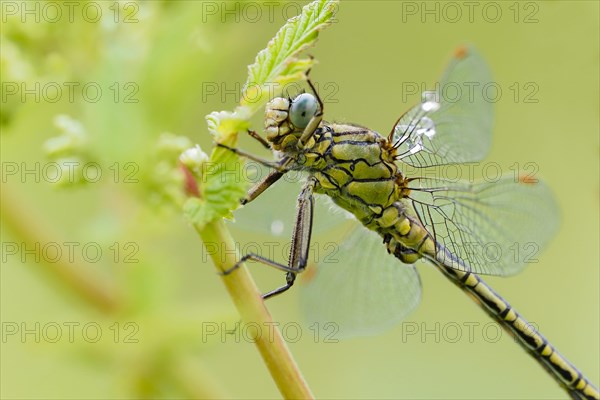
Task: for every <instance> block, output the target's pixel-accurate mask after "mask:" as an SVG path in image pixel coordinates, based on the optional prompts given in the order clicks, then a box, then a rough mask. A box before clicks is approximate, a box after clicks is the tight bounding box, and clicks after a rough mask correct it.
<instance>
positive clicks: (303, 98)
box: [265, 93, 319, 151]
mask: <svg viewBox="0 0 600 400" xmlns="http://www.w3.org/2000/svg"><path fill="white" fill-rule="evenodd" d="M318 107H319V106H318V102H317V99H316V97H315V96H313V95H312V94H310V93H302V94H299V95H298V96H296V97H294V98H293V99H286V98H283V97H276V98H274V99H273V100H271V101H270V102H269V103H268V104H267V107H266V111H265V132H266V134H267V140H268V141H269V142H271V143H272V144H273V148H274V149H275V150H283V151H285V150H286V149H290V148H293V147H296V143H297V142H298V138H299V137H300V136H301V135H302V132H303V131H304V128H306V127H307V126H308V124H309V122H310V120H311V119H312V117H313V116H314V115H315V114H316V113H317V110H318Z"/></svg>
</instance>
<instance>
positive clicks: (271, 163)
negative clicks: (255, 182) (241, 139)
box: [217, 143, 282, 170]
mask: <svg viewBox="0 0 600 400" xmlns="http://www.w3.org/2000/svg"><path fill="white" fill-rule="evenodd" d="M217 146H218V147H222V148H224V149H227V150H229V151H231V152H233V153H235V154H237V155H238V156H240V157H244V158H247V159H249V160H252V161H256V162H257V163H259V164H262V165H265V166H267V167H271V168H274V169H276V170H281V169H282V167H281V165H280V163H278V162H276V161H269V160H265V159H264V158H261V157H257V156H255V155H253V154H250V153H247V152H245V151H244V150H240V149H236V148H235V147H229V146H227V145H225V144H222V143H217Z"/></svg>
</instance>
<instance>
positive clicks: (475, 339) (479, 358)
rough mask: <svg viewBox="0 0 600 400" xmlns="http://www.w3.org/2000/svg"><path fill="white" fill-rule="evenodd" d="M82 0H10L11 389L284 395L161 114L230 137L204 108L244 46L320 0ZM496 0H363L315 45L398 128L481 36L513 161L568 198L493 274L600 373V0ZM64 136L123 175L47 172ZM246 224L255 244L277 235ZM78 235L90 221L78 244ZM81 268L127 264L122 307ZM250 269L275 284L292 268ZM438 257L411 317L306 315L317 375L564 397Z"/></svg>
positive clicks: (337, 383) (186, 132) (263, 282)
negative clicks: (388, 322) (367, 322)
mask: <svg viewBox="0 0 600 400" xmlns="http://www.w3.org/2000/svg"><path fill="white" fill-rule="evenodd" d="M72 3H74V4H75V5H74V6H72V7H73V9H72V10H73V13H72V18H71V15H70V14H69V8H68V7H67V6H65V5H64V4H63V3H53V4H54V5H55V6H51V7H56V4H58V8H59V9H60V10H61V13H62V16H61V17H57V14H56V11H55V9H53V8H48V7H47V6H46V5H45V3H43V2H40V3H36V2H28V3H27V7H29V8H28V9H29V10H33V11H32V12H31V13H29V14H28V13H24V11H25V10H24V9H23V7H25V5H24V4H25V3H21V2H3V3H2V33H1V34H2V36H1V46H2V55H1V66H2V115H1V120H2V135H1V140H2V149H1V157H2V231H1V232H2V268H1V300H2V304H1V312H2V316H1V319H2V343H1V346H2V357H1V375H0V379H1V381H2V385H1V386H2V388H1V392H0V395H1V396H2V398H6V399H22V398H29V399H34V398H35V399H38V398H39V399H42V398H43V399H47V398H90V399H91V398H120V399H123V398H139V397H151V398H175V397H177V398H184V397H215V398H277V397H279V393H278V391H277V389H276V387H275V385H274V384H273V382H272V381H271V379H270V377H269V375H268V372H267V370H266V368H265V367H264V364H263V363H262V360H261V358H260V357H259V355H258V352H257V351H256V349H255V347H254V345H253V344H252V343H248V342H247V341H245V340H243V338H242V339H241V340H236V339H235V337H231V336H226V337H224V339H222V338H221V336H220V335H214V336H210V337H208V338H206V337H204V336H203V333H204V334H206V327H207V325H206V323H209V324H211V326H214V325H212V324H217V326H218V327H219V328H220V327H221V323H226V324H227V327H228V329H231V328H232V327H233V326H234V324H235V322H236V321H237V319H238V317H237V315H236V312H235V309H234V308H233V306H232V304H231V301H230V299H229V297H228V296H227V294H226V292H225V290H224V287H223V285H222V284H221V282H220V278H219V277H218V276H217V275H216V273H215V269H214V267H213V266H212V265H211V263H210V261H209V260H208V257H207V255H206V251H204V250H203V247H202V244H201V242H200V241H199V239H198V237H197V235H196V233H195V232H194V231H193V229H191V227H190V226H188V225H187V223H186V222H185V220H184V219H183V218H182V216H181V214H180V212H178V211H177V210H175V209H174V208H170V207H169V201H168V199H167V197H168V193H167V191H166V190H165V188H164V187H163V186H162V183H161V182H163V183H164V181H165V180H166V181H168V176H166V175H165V173H164V171H162V170H160V166H161V165H162V164H161V162H164V158H165V157H166V156H165V154H168V151H166V150H165V147H169V145H173V141H174V139H166V140H165V139H164V137H163V144H162V150H160V149H159V150H157V149H158V148H159V147H160V145H157V142H159V137H160V135H161V134H162V133H164V132H171V133H172V134H174V135H181V136H187V137H188V138H190V140H191V142H192V143H199V144H200V146H201V147H202V148H203V149H210V148H211V146H212V142H211V138H210V136H209V135H208V133H207V130H206V125H205V122H204V116H205V115H206V114H208V113H209V112H211V111H214V110H231V109H233V107H234V106H235V105H236V103H237V102H238V100H239V92H240V89H241V85H242V84H243V82H244V81H245V79H246V66H247V65H248V64H250V63H252V62H253V60H254V57H255V55H256V53H257V51H259V50H260V49H262V48H263V47H264V46H265V45H266V43H267V42H268V40H269V39H270V38H271V37H272V36H273V35H274V34H275V32H276V31H277V29H279V27H280V26H281V25H283V23H284V22H285V20H286V19H287V17H291V16H293V15H295V14H297V13H298V12H299V10H300V7H301V6H302V5H304V3H277V2H271V3H256V2H246V3H244V2H200V1H195V2H191V1H172V2H160V1H152V2H133V1H126V2H121V3H113V2H90V3H89V4H88V3H86V2H72ZM36 4H37V5H36ZM474 4H475V5H474V6H473V7H474V8H472V9H471V11H472V13H471V14H469V7H470V6H467V5H465V4H464V3H462V2H457V3H444V2H426V3H423V2H401V1H398V2H392V1H381V2H378V1H345V2H342V4H341V5H340V8H339V12H338V14H337V18H336V23H334V24H333V25H332V26H331V27H330V28H328V29H326V30H325V31H324V32H322V34H321V36H320V39H319V41H318V43H317V46H316V48H314V49H311V50H310V51H309V53H310V54H312V55H314V56H315V57H316V58H317V60H318V61H319V64H318V65H317V67H316V68H315V69H314V70H313V72H312V73H311V77H312V79H314V81H315V82H317V84H318V85H320V87H321V89H320V90H321V95H322V96H323V94H324V92H325V93H326V98H325V102H326V105H325V107H326V111H325V112H326V118H327V119H330V120H336V121H352V122H355V123H359V124H362V125H366V126H369V127H371V128H372V129H374V130H377V131H379V132H382V133H387V132H388V131H389V129H390V128H391V126H392V125H393V123H394V121H395V120H396V119H397V117H398V116H399V115H400V114H401V113H402V112H403V111H404V110H405V109H406V108H407V107H409V106H410V105H411V104H413V103H415V102H417V101H418V100H419V99H418V97H417V96H416V95H409V94H407V93H406V90H404V89H406V87H407V86H406V84H407V83H408V84H411V83H417V84H421V83H433V82H434V81H435V79H436V78H437V77H438V76H439V74H440V72H441V71H442V70H443V68H444V66H445V64H446V62H447V60H448V58H449V56H450V54H451V53H452V51H453V50H454V49H455V48H456V47H457V46H459V45H463V44H469V43H472V44H474V45H475V46H476V47H477V48H478V49H479V51H480V52H481V54H482V55H483V56H484V57H485V59H486V60H487V61H488V63H489V65H490V67H491V69H492V71H493V74H494V77H495V80H496V81H497V82H498V85H499V86H500V87H501V88H502V90H503V94H502V97H501V98H499V100H498V101H497V103H496V109H495V111H496V121H495V131H494V139H493V150H492V152H491V154H490V156H489V158H488V159H489V160H493V161H496V162H498V163H499V164H500V165H502V167H503V168H506V170H508V168H509V167H510V166H511V165H513V164H514V163H519V164H520V165H522V166H523V165H524V164H525V163H527V162H532V163H535V164H536V165H538V166H539V173H538V176H541V177H542V178H543V179H544V180H545V181H546V182H547V183H548V184H549V185H550V186H551V187H552V188H553V190H554V192H555V194H556V197H557V200H558V203H559V205H560V209H561V228H560V232H559V235H558V236H557V237H556V239H555V240H554V241H553V242H552V243H551V244H550V245H549V246H548V248H547V249H545V251H544V252H543V253H541V254H540V255H539V257H538V258H539V263H538V264H533V265H531V266H530V267H529V268H527V269H526V270H525V271H524V272H522V273H521V274H519V275H517V276H514V277H511V278H488V279H487V280H488V282H489V283H490V284H491V285H492V287H494V288H495V289H496V290H497V291H498V292H499V293H500V294H502V295H503V296H504V297H505V298H507V299H508V300H509V301H510V302H511V303H512V304H513V305H514V306H515V307H516V308H517V309H518V310H519V311H520V312H521V313H522V314H523V315H524V316H525V317H526V318H528V319H529V320H530V321H532V322H533V323H535V324H536V325H537V326H538V327H539V328H540V330H541V332H542V333H543V334H544V335H545V336H546V337H547V338H548V339H550V340H551V341H552V343H553V344H554V345H555V346H556V347H557V348H558V349H559V350H560V351H561V352H562V353H563V354H564V355H566V357H567V358H568V359H570V360H571V361H572V362H573V363H574V364H575V365H577V366H578V367H579V368H580V369H581V370H582V371H583V372H584V373H585V374H586V375H587V376H588V377H589V378H590V379H591V380H592V381H594V382H595V383H598V381H599V380H600V379H599V375H600V365H599V361H598V360H599V359H600V357H599V353H600V351H599V340H598V339H599V314H600V313H599V304H600V299H599V270H598V266H599V247H598V242H599V207H598V204H599V200H600V199H599V189H600V187H599V176H598V174H599V165H598V160H599V157H598V155H599V150H600V146H599V139H598V126H599V114H598V110H599V104H598V103H599V101H598V100H599V90H598V89H599V82H598V79H599V73H598V72H599V68H598V64H599V61H598V60H599V44H598V40H599V39H598V37H599V21H598V18H599V17H598V16H599V6H598V2H591V1H584V2H577V1H555V2H549V1H544V2H518V3H517V2H496V3H491V4H490V3H486V2H474ZM11 5H12V6H14V7H16V8H14V7H13V8H11ZM36 7H37V8H36ZM98 10H100V13H101V18H97V17H96V16H97V15H98V14H97V12H98ZM427 10H429V11H427ZM457 11H459V12H460V15H458V14H456V12H457ZM498 11H499V12H500V14H497V12H498ZM515 84H516V86H515ZM57 85H58V87H59V88H60V89H61V92H52V90H56V86H57ZM68 85H71V87H73V88H74V92H73V93H74V97H73V98H72V99H71V98H69V95H68V87H69V86H68ZM86 85H87V86H86ZM98 87H99V88H100V90H101V91H102V93H101V95H100V96H98V95H96V94H94V90H96V89H97V88H98ZM84 88H85V90H84ZM516 88H519V89H518V91H517V89H516ZM24 89H25V90H30V92H29V94H24V93H23V90H24ZM15 90H16V92H15ZM87 90H89V92H87ZM56 93H58V94H56ZM96 100H97V101H96ZM58 115H67V116H69V117H68V118H65V117H63V118H62V119H59V120H58V123H57V122H56V118H57V116H58ZM69 118H70V119H69ZM61 121H63V122H61ZM65 121H67V122H65ZM61 123H62V125H61ZM77 124H80V126H79V125H77ZM261 126H262V121H261V116H257V117H256V118H255V123H254V128H255V129H257V130H259V132H260V129H261ZM78 132H80V133H78ZM53 137H58V138H59V139H56V140H55V141H54V142H51V143H50V146H51V147H52V146H53V147H52V148H53V149H54V154H50V155H49V154H48V151H47V150H45V149H44V146H45V143H46V142H47V140H48V139H50V138H53ZM61 138H62V139H61ZM61 140H62V141H61ZM165 141H166V142H168V143H166V144H165ZM240 142H241V144H240V145H241V147H244V148H246V149H249V150H251V151H253V152H261V151H262V152H263V153H261V154H265V153H264V150H261V149H260V148H259V147H258V146H257V145H256V144H255V143H253V141H251V140H249V139H248V138H245V137H242V138H241V140H240ZM52 143H53V144H52ZM58 159H63V160H64V159H68V160H71V161H73V162H76V163H79V164H78V165H83V163H85V162H88V163H89V162H94V163H97V164H96V165H99V166H100V170H101V172H102V177H101V179H99V181H98V182H96V183H87V184H83V183H81V184H68V182H67V184H64V185H60V184H56V183H52V182H49V181H50V180H52V179H50V178H51V177H52V176H54V173H53V172H52V171H54V170H52V171H50V169H47V170H46V169H45V168H46V166H47V165H48V163H49V162H52V161H55V160H58ZM73 165H74V164H73ZM24 169H29V170H33V171H34V172H30V173H26V174H24V175H23V171H24ZM35 171H37V172H35ZM76 173H78V172H76ZM90 173H91V172H90ZM167 175H168V174H167ZM63 183H65V182H63ZM291 198H292V201H293V196H292V197H291ZM259 201H260V200H259ZM268 202H269V201H267V202H266V203H263V204H262V206H257V207H259V208H260V207H263V210H268V209H269V204H268ZM292 207H293V205H292ZM291 218H292V216H291V215H290V219H291ZM231 227H232V231H233V234H234V237H235V238H236V240H238V241H240V243H242V244H243V243H246V242H248V241H254V242H257V241H258V242H260V241H262V240H268V237H267V236H262V235H261V234H260V233H256V232H248V231H247V230H246V231H244V230H243V229H237V228H236V227H235V225H231ZM329 239H331V238H329ZM280 240H281V243H282V244H283V243H285V242H286V241H287V239H285V238H283V237H282V238H281V239H280ZM36 242H37V243H38V246H39V248H40V250H42V249H45V254H46V256H47V257H49V258H55V257H54V254H55V253H53V251H54V250H53V247H52V245H48V244H49V243H58V245H57V246H58V247H59V248H60V249H61V250H62V257H58V261H55V262H49V263H47V262H43V260H42V258H43V257H40V260H36V257H37V256H36V254H35V243H36ZM65 243H77V245H73V246H74V249H75V250H74V253H73V254H74V256H73V261H74V262H73V263H71V262H70V261H71V260H70V259H69V256H68V248H67V246H68V245H65ZM86 244H87V245H88V246H87V247H86V252H83V251H82V249H83V248H84V247H85V245H86ZM15 246H16V247H15ZM97 248H100V249H101V251H102V254H101V256H99V257H97V256H96V255H95V253H94V251H95V250H96V249H97ZM25 249H34V251H33V252H31V253H26V252H24V251H23V250H25ZM42 253H44V250H43V251H42ZM86 258H87V260H86ZM65 267H66V268H72V269H73V270H75V271H76V272H77V273H78V274H80V275H81V276H84V277H87V278H88V279H92V280H93V283H94V284H98V285H102V287H105V286H107V287H108V290H107V293H108V297H107V299H108V300H106V299H105V301H103V302H100V304H103V305H104V306H100V307H98V306H94V305H93V303H90V302H88V301H85V300H84V299H83V297H82V296H81V295H78V294H76V293H75V292H74V291H73V290H71V289H70V287H71V286H69V285H65V284H64V282H65V279H66V278H64V277H63V278H58V279H57V273H56V271H57V270H59V269H61V268H65ZM251 268H252V272H253V275H254V276H255V278H256V280H257V282H258V284H259V286H260V287H261V289H262V290H263V291H266V290H268V289H271V288H274V287H275V286H276V285H278V284H281V283H282V282H283V275H282V274H281V273H277V272H274V271H271V270H267V269H266V268H264V267H260V266H255V267H254V266H253V267H251ZM419 271H420V273H421V277H422V283H423V287H424V288H423V291H424V293H423V301H422V304H421V305H420V306H419V308H418V309H417V311H416V312H415V313H413V314H412V315H411V316H410V317H409V320H408V321H407V322H406V323H404V324H401V325H399V326H397V327H396V328H394V329H392V330H390V331H388V332H386V333H384V334H382V335H380V336H376V337H368V338H359V339H351V340H346V341H342V342H339V343H325V342H324V340H318V341H315V340H314V338H313V337H312V335H311V331H309V330H304V331H303V332H302V333H303V335H302V338H301V339H300V340H299V341H297V342H296V341H294V342H293V343H289V346H290V348H291V350H292V352H293V354H294V355H295V357H296V359H297V361H298V363H299V366H300V368H301V370H302V371H303V373H304V375H305V377H306V379H307V381H308V383H309V385H310V386H311V388H312V390H313V391H314V393H315V394H316V396H317V397H319V398H349V397H352V398H411V399H412V398H473V399H480V398H494V399H499V398H502V399H509V398H510V399H512V398H519V399H523V398H531V399H534V398H535V399H539V398H544V399H549V398H552V399H559V398H564V397H565V393H564V392H562V391H561V389H560V388H559V387H558V386H557V385H556V384H555V383H554V381H553V380H552V379H550V378H549V377H548V376H547V374H546V373H545V372H544V371H543V370H542V369H541V368H540V367H539V366H538V365H537V364H536V363H535V362H534V361H533V360H532V359H530V357H529V356H527V355H526V354H525V353H524V352H523V351H522V350H521V349H520V348H519V347H518V346H517V345H516V344H515V343H514V342H513V340H512V339H511V338H509V337H508V335H507V334H506V333H502V335H501V337H499V338H497V340H496V339H495V336H496V335H497V334H498V330H497V329H495V328H494V327H493V326H491V327H490V322H489V320H488V319H487V317H486V316H485V315H484V313H482V312H481V311H480V310H479V309H478V308H477V307H475V306H474V305H473V304H472V302H471V301H470V300H469V299H467V298H466V297H465V296H464V295H463V294H462V293H461V292H460V291H459V290H457V289H456V288H455V287H453V286H452V285H449V284H448V282H447V281H446V280H445V279H443V278H442V277H441V275H440V274H439V273H438V272H436V271H434V270H433V269H432V268H430V267H429V266H426V265H421V266H420V267H419ZM298 291H299V289H297V288H294V289H293V290H292V291H290V292H289V293H288V294H287V295H285V296H282V297H280V298H276V299H274V300H270V301H269V302H268V307H269V309H270V310H271V312H272V314H273V316H274V318H275V320H277V321H280V322H281V323H282V324H284V323H289V322H293V321H297V320H298V319H299V312H298ZM113 298H116V300H115V301H117V302H118V304H119V306H118V307H117V310H116V311H115V309H114V307H113V303H112V300H111V299H113ZM203 323H204V325H203ZM36 324H38V325H36ZM436 324H437V325H436ZM69 326H72V329H73V330H72V335H69ZM456 326H459V327H460V332H459V333H460V335H461V336H460V337H459V338H458V339H457V340H453V339H454V338H455V337H456V333H455V332H456V331H455V330H453V329H454V327H456ZM469 326H472V327H473V331H472V340H470V339H469ZM84 328H85V329H84ZM23 329H29V333H26V334H23ZM414 329H417V330H418V333H416V334H409V333H410V332H412V330H414ZM425 330H428V331H434V332H437V333H438V335H439V339H436V337H435V334H433V333H428V334H425V336H424V337H422V336H421V334H422V333H423V332H424V331H425ZM57 332H60V333H61V334H62V336H60V337H57ZM98 333H100V334H101V335H102V336H101V337H99V338H98V337H97V335H98ZM36 335H37V337H36ZM290 335H291V336H292V339H293V336H294V335H293V333H292V332H290ZM70 336H72V337H70ZM486 337H487V338H488V340H486V339H485V338H486ZM490 338H491V339H490ZM71 339H72V340H71Z"/></svg>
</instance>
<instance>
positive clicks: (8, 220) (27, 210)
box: [0, 187, 119, 314]
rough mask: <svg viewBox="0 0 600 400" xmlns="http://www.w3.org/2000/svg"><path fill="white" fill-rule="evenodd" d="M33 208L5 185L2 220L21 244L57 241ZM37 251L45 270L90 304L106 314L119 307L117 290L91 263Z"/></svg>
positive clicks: (33, 245) (30, 245)
mask: <svg viewBox="0 0 600 400" xmlns="http://www.w3.org/2000/svg"><path fill="white" fill-rule="evenodd" d="M32 210H33V207H28V206H27V205H25V204H24V203H23V200H22V199H20V198H17V197H16V196H15V195H14V194H12V193H11V192H10V190H7V188H6V187H4V188H3V190H2V201H1V202H0V215H1V216H2V224H3V225H4V226H5V227H6V228H8V229H9V230H10V231H11V232H12V233H13V234H14V235H15V238H16V239H17V240H20V241H21V245H22V246H25V248H27V249H32V248H36V247H43V246H44V244H46V243H51V242H58V240H57V239H56V238H57V235H54V234H52V233H51V231H50V229H48V228H46V227H45V226H43V224H42V222H41V221H42V219H41V218H40V217H39V216H37V215H34V214H33V211H32ZM38 255H39V257H40V263H41V264H42V265H44V267H45V268H43V270H44V271H46V272H48V273H49V275H51V276H52V277H54V278H56V280H57V281H58V282H60V283H62V284H63V285H64V286H65V287H67V288H68V289H70V291H71V292H73V293H75V294H76V295H77V296H78V297H79V298H81V299H83V300H84V301H85V302H86V303H87V304H89V305H91V306H93V307H94V308H96V309H98V310H100V311H101V312H103V313H105V314H111V313H113V312H115V311H116V310H117V309H118V307H119V301H118V299H117V297H116V296H115V294H114V293H115V291H114V290H112V288H111V287H110V286H109V285H108V284H106V283H105V282H102V279H100V277H98V276H96V274H93V272H94V271H93V270H92V268H91V266H88V265H86V264H85V263H82V264H75V263H68V262H65V261H64V260H63V258H62V257H61V258H60V259H59V260H58V261H56V262H48V261H46V260H45V258H44V256H43V255H42V254H38Z"/></svg>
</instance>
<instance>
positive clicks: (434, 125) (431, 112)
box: [391, 48, 495, 167]
mask: <svg viewBox="0 0 600 400" xmlns="http://www.w3.org/2000/svg"><path fill="white" fill-rule="evenodd" d="M494 90H495V86H494V83H493V82H492V78H491V74H490V71H489V69H488V67H487V65H486V63H485V62H484V60H483V59H482V58H481V56H480V55H479V54H478V53H477V52H476V51H475V50H474V49H473V48H463V49H460V50H458V51H457V52H456V53H455V56H454V58H453V59H452V61H451V62H450V65H449V66H448V68H447V69H446V72H445V73H444V75H443V76H442V79H441V80H440V82H439V83H438V84H437V86H436V89H435V90H433V91H428V92H425V93H423V98H422V102H421V104H419V105H418V106H416V107H414V108H412V109H411V110H409V111H408V112H407V113H406V114H404V115H403V116H402V117H400V119H399V120H398V122H397V123H396V125H395V126H394V130H393V131H392V135H391V136H392V137H391V141H392V143H394V144H395V147H397V148H398V157H397V158H398V159H401V160H402V161H403V162H405V163H407V164H409V165H411V166H413V167H429V166H436V165H444V164H453V163H465V162H472V161H478V160H481V159H483V158H484V157H485V155H486V154H487V152H488V150H489V148H490V144H491V131H492V119H493V115H492V103H491V101H490V98H492V99H494V97H492V96H495V94H494Z"/></svg>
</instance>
